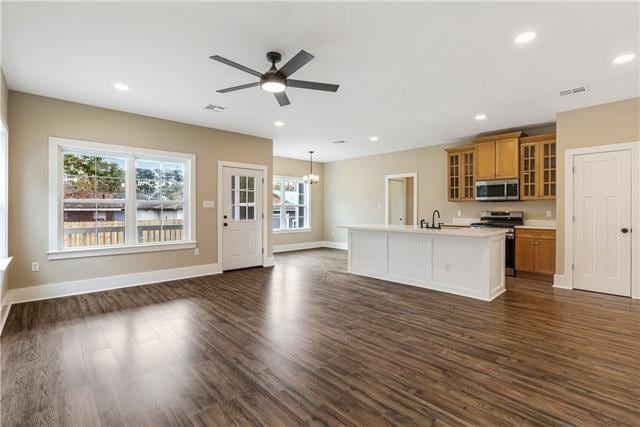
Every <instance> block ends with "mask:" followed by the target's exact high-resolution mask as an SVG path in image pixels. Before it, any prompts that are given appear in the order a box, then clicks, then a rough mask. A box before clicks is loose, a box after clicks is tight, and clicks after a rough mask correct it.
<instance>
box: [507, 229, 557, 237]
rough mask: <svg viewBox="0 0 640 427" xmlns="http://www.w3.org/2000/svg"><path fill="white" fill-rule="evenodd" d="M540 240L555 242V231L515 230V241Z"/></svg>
mask: <svg viewBox="0 0 640 427" xmlns="http://www.w3.org/2000/svg"><path fill="white" fill-rule="evenodd" d="M519 237H520V238H523V239H540V240H555V238H556V231H555V230H541V229H538V228H516V239H517V238H519Z"/></svg>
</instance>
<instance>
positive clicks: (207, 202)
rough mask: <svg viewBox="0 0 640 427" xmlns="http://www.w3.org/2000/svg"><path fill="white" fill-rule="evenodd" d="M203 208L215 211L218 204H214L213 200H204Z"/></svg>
mask: <svg viewBox="0 0 640 427" xmlns="http://www.w3.org/2000/svg"><path fill="white" fill-rule="evenodd" d="M202 207H203V208H206V209H213V208H215V207H216V202H214V201H213V200H203V201H202Z"/></svg>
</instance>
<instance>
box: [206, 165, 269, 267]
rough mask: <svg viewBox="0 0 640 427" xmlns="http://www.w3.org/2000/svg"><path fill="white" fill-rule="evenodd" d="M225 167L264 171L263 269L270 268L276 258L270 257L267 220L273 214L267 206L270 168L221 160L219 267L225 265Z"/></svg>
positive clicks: (218, 206) (218, 205)
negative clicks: (223, 233) (223, 217)
mask: <svg viewBox="0 0 640 427" xmlns="http://www.w3.org/2000/svg"><path fill="white" fill-rule="evenodd" d="M225 167H233V168H242V169H255V170H260V171H262V176H263V179H264V183H262V201H261V203H262V212H263V213H264V215H263V217H262V219H261V220H262V245H263V246H264V253H263V254H262V266H263V267H270V266H272V265H274V258H273V256H270V255H269V252H270V250H269V248H270V246H269V243H270V241H269V229H268V228H267V224H268V223H267V219H268V218H269V213H270V212H271V209H269V205H268V204H267V201H268V200H269V199H268V194H270V193H271V192H270V191H269V189H270V188H271V182H270V181H269V167H268V166H266V165H257V164H252V163H238V162H229V161H225V160H219V161H218V197H217V199H218V200H217V206H216V208H217V211H218V213H217V215H216V217H217V221H218V222H217V226H216V230H217V231H216V232H217V234H218V265H219V266H220V269H222V266H223V265H224V260H223V256H224V253H223V250H222V215H223V212H222V211H223V209H222V207H223V203H224V199H223V194H224V188H223V186H224V177H223V170H224V168H225Z"/></svg>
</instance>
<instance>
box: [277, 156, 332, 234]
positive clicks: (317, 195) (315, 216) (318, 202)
mask: <svg viewBox="0 0 640 427" xmlns="http://www.w3.org/2000/svg"><path fill="white" fill-rule="evenodd" d="M308 173H309V162H308V161H305V160H295V159H287V158H285V157H274V158H273V174H274V175H280V176H290V177H295V178H301V177H303V176H304V175H307V174H308ZM313 174H314V175H318V176H319V177H320V182H319V183H317V184H313V185H311V231H310V232H295V233H279V234H274V235H273V244H274V246H275V245H287V244H292V243H304V242H319V241H321V240H322V238H323V237H322V236H323V233H322V228H323V209H324V207H323V206H324V205H323V198H324V194H323V193H324V180H325V176H324V167H323V164H322V163H315V162H314V163H313Z"/></svg>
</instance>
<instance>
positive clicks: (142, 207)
mask: <svg viewBox="0 0 640 427" xmlns="http://www.w3.org/2000/svg"><path fill="white" fill-rule="evenodd" d="M49 154H50V177H49V179H50V238H49V246H50V248H49V253H50V258H52V257H53V258H54V259H55V258H64V257H65V255H64V253H65V252H73V253H76V254H77V253H78V252H79V251H82V250H87V251H90V255H91V256H94V255H96V250H100V249H104V252H105V254H112V253H122V252H140V251H148V250H150V247H151V246H153V247H156V249H158V250H162V249H163V248H162V246H165V247H167V248H169V246H170V244H176V243H184V244H188V247H195V243H194V240H195V195H194V194H193V193H194V192H193V190H194V177H195V156H193V155H191V154H182V153H170V152H162V151H157V150H149V149H138V148H133V147H124V146H116V145H108V144H97V143H91V142H83V141H74V140H67V139H61V138H50V153H49ZM170 248H172V249H175V247H174V246H171V247H170ZM97 254H99V253H97ZM80 256H82V254H80ZM86 256H89V255H86Z"/></svg>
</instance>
